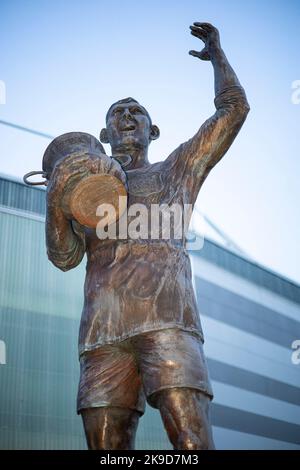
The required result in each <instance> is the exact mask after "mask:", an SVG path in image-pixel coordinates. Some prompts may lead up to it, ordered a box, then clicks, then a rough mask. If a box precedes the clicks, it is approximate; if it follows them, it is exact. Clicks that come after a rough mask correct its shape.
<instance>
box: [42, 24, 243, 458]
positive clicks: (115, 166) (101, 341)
mask: <svg viewBox="0 0 300 470" xmlns="http://www.w3.org/2000/svg"><path fill="white" fill-rule="evenodd" d="M190 28H191V34H192V35H193V36H195V37H197V38H199V39H201V40H202V41H203V42H204V44H205V47H204V49H203V50H202V51H201V52H197V51H190V54H191V55H192V56H194V57H197V58H199V59H201V60H207V61H211V63H212V65H213V68H214V75H215V95H216V98H215V106H216V112H215V114H214V115H213V116H212V117H211V118H210V119H208V120H207V121H206V122H205V123H204V124H203V125H202V126H201V128H200V129H199V131H198V132H197V133H196V135H195V136H194V137H192V138H191V139H190V140H189V141H187V142H185V143H183V144H182V145H180V146H179V147H178V148H177V149H176V150H174V151H173V152H172V153H171V155H169V156H168V158H167V159H165V160H164V161H161V162H159V163H155V164H150V163H149V161H148V147H149V144H150V142H151V141H152V140H155V139H157V138H158V137H159V129H158V127H157V126H155V125H153V124H152V121H151V118H150V116H149V114H148V112H147V111H146V109H145V108H144V107H143V106H141V105H140V104H139V103H138V102H137V101H136V100H134V99H133V98H127V99H123V100H120V101H118V102H116V103H114V104H113V105H112V106H111V107H110V109H109V110H108V113H107V116H106V128H105V129H102V131H101V134H100V140H101V141H102V142H103V143H109V144H110V145H111V148H112V155H113V156H114V155H118V156H119V157H120V159H121V160H120V161H122V155H124V156H127V155H130V156H131V161H130V164H129V165H128V166H127V167H126V168H125V167H124V168H123V169H122V168H121V167H120V164H119V163H118V162H117V161H115V160H113V159H110V157H107V156H105V155H104V154H103V153H101V152H102V151H100V153H101V156H99V155H95V154H92V155H91V154H87V153H81V154H78V155H77V156H75V157H74V158H72V159H68V158H67V159H62V160H59V161H57V162H56V164H55V165H54V168H53V170H52V171H51V174H50V175H49V174H48V176H47V178H48V186H47V217H46V241H47V252H48V257H49V259H50V260H51V261H52V262H53V263H54V264H55V266H57V267H58V268H60V269H62V270H63V271H67V270H69V269H72V268H74V267H75V266H77V265H78V264H79V263H80V262H81V260H82V258H83V256H84V254H85V253H86V254H87V268H86V280H85V286H84V307H83V312H82V319H81V325H80V333H79V354H80V365H81V375H80V383H79V391H78V413H80V414H81V416H82V419H83V424H84V429H85V434H86V439H87V443H88V447H89V448H90V449H132V448H134V440H135V433H136V429H137V426H138V421H139V417H140V416H141V415H142V414H143V412H144V408H145V400H147V402H148V403H149V404H150V405H151V406H153V407H155V408H158V409H159V411H160V414H161V417H162V420H163V423H164V426H165V429H166V431H167V433H168V436H169V439H170V441H171V443H172V445H173V447H174V448H175V449H213V448H214V444H213V438H212V431H211V425H210V420H209V405H210V401H211V399H212V397H213V393H212V389H211V385H210V382H209V377H208V373H207V366H206V362H205V358H204V355H203V349H202V343H203V333H202V329H201V324H200V320H199V314H198V311H197V305H196V301H195V296H194V292H193V287H192V274H191V267H190V260H189V257H188V254H187V252H186V248H185V242H186V239H185V237H182V239H175V238H174V237H170V238H169V239H152V238H147V237H146V238H145V237H144V238H142V239H131V238H130V237H128V238H126V239H124V238H122V239H119V238H118V237H116V238H113V239H110V238H107V239H99V237H98V236H97V233H96V230H95V228H91V227H86V226H84V225H81V224H80V223H78V221H77V222H76V221H74V220H72V218H70V217H67V216H66V214H65V213H64V212H63V210H62V207H61V200H62V196H63V194H64V190H65V188H66V186H67V185H68V182H69V181H70V179H72V178H74V175H76V174H79V173H80V172H81V171H82V169H84V171H88V172H89V174H93V173H95V174H99V172H101V171H104V170H103V168H104V167H105V165H107V168H108V167H109V171H112V172H115V174H118V175H119V176H120V175H121V176H120V178H122V173H121V170H122V171H123V172H124V174H125V175H126V178H125V179H126V182H125V179H124V180H123V182H124V184H126V188H127V190H128V207H131V206H132V205H133V204H136V203H140V204H143V205H144V206H146V207H147V208H148V209H149V210H150V207H151V206H152V205H154V204H167V205H170V204H173V203H176V204H179V205H180V206H183V205H184V204H192V205H193V204H194V203H195V200H196V198H197V195H198V192H199V190H200V187H201V186H202V183H203V182H204V180H205V178H206V177H207V175H208V173H209V171H210V170H211V169H212V168H213V167H214V165H215V164H216V163H217V162H218V161H219V160H220V159H221V158H222V157H223V155H224V154H225V153H226V151H227V150H228V149H229V147H230V145H231V143H232V142H233V140H234V138H235V137H236V135H237V133H238V132H239V130H240V128H241V126H242V124H243V122H244V121H245V118H246V116H247V113H248V111H249V105H248V103H247V99H246V96H245V92H244V90H243V88H242V87H241V85H240V83H239V81H238V79H237V77H236V74H235V73H234V71H233V69H232V68H231V66H230V65H229V63H228V60H227V58H226V56H225V54H224V52H223V50H222V48H221V45H220V40H219V33H218V31H217V29H216V28H215V27H214V26H212V25H210V24H208V23H194V24H193V26H191V27H190ZM99 144H100V143H99ZM100 161H101V162H100ZM101 165H102V166H101ZM103 165H104V167H103ZM100 167H101V168H100ZM107 168H106V170H107ZM107 171H108V170H107ZM88 196H89V195H88V194H87V195H86V197H87V198H88ZM128 217H129V216H128Z"/></svg>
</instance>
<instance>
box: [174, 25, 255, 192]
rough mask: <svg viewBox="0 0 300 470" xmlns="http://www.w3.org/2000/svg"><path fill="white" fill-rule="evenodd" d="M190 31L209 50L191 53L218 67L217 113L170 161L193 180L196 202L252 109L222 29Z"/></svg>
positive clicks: (209, 27) (195, 27)
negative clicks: (223, 41) (227, 52)
mask: <svg viewBox="0 0 300 470" xmlns="http://www.w3.org/2000/svg"><path fill="white" fill-rule="evenodd" d="M190 28H191V34H192V35H193V36H195V37H197V38H199V39H201V40H202V41H203V42H204V44H205V47H204V49H202V50H201V51H200V52H198V51H190V52H189V53H190V54H191V55H192V56H194V57H197V58H199V59H201V60H207V61H208V60H210V61H211V63H212V65H213V68H214V77H215V94H216V97H215V101H214V102H215V106H216V112H215V114H214V115H213V116H211V117H210V118H209V119H208V120H207V121H205V123H204V124H203V125H202V126H201V128H200V129H199V131H198V132H197V133H196V135H195V136H194V137H192V138H191V139H190V140H189V141H187V142H185V143H184V144H182V145H181V146H180V147H179V148H178V149H176V150H175V151H174V152H173V154H171V155H170V157H169V159H170V160H171V162H172V160H173V163H175V164H176V166H177V174H178V175H180V174H181V176H182V177H184V176H187V178H189V186H190V190H191V191H192V192H193V198H192V199H195V198H196V197H197V193H198V191H199V189H200V187H201V184H202V183H203V181H204V179H205V178H206V176H207V175H208V173H209V171H210V170H211V169H212V168H213V167H214V165H215V164H216V163H217V162H218V161H219V160H220V159H221V158H222V157H223V155H224V154H225V153H226V152H227V150H228V149H229V147H230V145H231V144H232V142H233V140H234V139H235V137H236V136H237V134H238V132H239V130H240V128H241V127H242V124H243V122H244V121H245V119H246V116H247V114H248V111H249V109H250V108H249V105H248V102H247V98H246V95H245V91H244V89H243V88H242V86H241V85H240V82H239V80H238V78H237V76H236V74H235V72H234V70H233V69H232V67H231V65H230V64H229V62H228V60H227V58H226V56H225V53H224V51H223V50H222V48H221V45H220V38H219V32H218V30H217V29H216V28H215V27H214V26H212V25H211V24H209V23H194V24H193V26H191V27H190ZM191 177H193V182H192V183H191V182H190V180H191Z"/></svg>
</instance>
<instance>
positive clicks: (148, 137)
mask: <svg viewBox="0 0 300 470" xmlns="http://www.w3.org/2000/svg"><path fill="white" fill-rule="evenodd" d="M158 137H159V129H158V127H157V126H155V125H153V124H152V121H151V118H150V115H149V113H148V111H147V110H146V109H145V108H144V107H143V106H142V105H140V104H139V103H138V101H136V100H135V99H133V98H125V99H122V100H119V101H116V103H114V104H113V105H112V106H111V107H110V108H109V110H108V112H107V115H106V128H104V129H102V131H101V133H100V140H101V142H102V143H104V144H110V145H111V147H112V151H113V152H114V151H120V150H122V149H124V150H126V151H130V149H131V148H132V149H138V148H140V149H144V148H146V147H148V145H149V144H150V142H151V141H152V140H155V139H157V138H158Z"/></svg>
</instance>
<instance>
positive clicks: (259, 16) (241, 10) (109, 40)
mask: <svg viewBox="0 0 300 470" xmlns="http://www.w3.org/2000/svg"><path fill="white" fill-rule="evenodd" d="M193 21H209V22H211V23H213V24H215V25H216V26H217V27H218V28H219V30H220V35H221V42H222V46H223V49H224V51H225V52H226V54H227V57H228V59H229V60H230V62H231V64H232V66H233V67H234V69H235V70H236V72H237V74H238V77H239V78H240V81H241V83H242V85H243V86H244V88H245V89H246V92H247V96H248V99H249V102H250V105H251V112H250V114H249V115H248V119H247V122H246V123H245V125H244V127H243V128H242V130H241V132H240V134H239V136H238V137H237V139H236V140H235V142H234V144H233V146H232V147H231V149H230V150H229V152H228V153H227V154H226V156H225V157H224V159H223V160H222V161H221V162H220V163H219V164H218V165H217V167H216V168H215V169H214V170H213V171H212V172H211V173H210V175H209V177H208V179H207V180H206V182H205V184H204V186H203V187H202V190H201V193H200V195H199V198H198V206H199V207H200V209H201V210H202V211H203V212H205V213H206V214H207V215H208V216H209V217H211V218H212V219H213V220H214V221H215V222H216V223H217V224H218V225H219V226H220V228H222V229H223V230H224V231H225V232H227V233H228V234H229V235H230V236H231V237H232V238H233V239H234V240H235V241H236V242H237V243H238V244H239V245H240V246H241V247H242V248H243V249H244V251H245V252H247V253H248V254H249V256H250V257H252V258H253V259H254V260H256V261H258V262H259V263H262V264H264V265H266V266H268V267H270V268H271V269H273V270H275V271H278V272H280V273H282V274H283V275H285V276H288V277H290V278H291V279H294V280H296V281H297V282H300V269H299V265H300V250H299V240H300V222H299V200H300V184H299V181H298V180H299V175H300V158H299V143H300V141H299V135H300V133H299V121H300V105H295V104H293V103H292V101H291V95H292V82H293V81H294V80H300V61H299V56H300V54H299V48H300V2H299V1H291V0H289V1H285V2H284V1H276V0H275V1H271V0H268V1H267V0H265V1H264V0H261V1H255V0H253V1H247V0H245V1H243V2H242V1H233V0H227V1H224V0H223V1H219V0H211V1H209V2H208V1H201V0H197V1H195V0H185V1H178V0H172V1H171V0H164V1H162V0H160V1H158V0H152V1H148V0H143V1H137V0H128V1H126V2H124V1H121V0H109V1H106V0H98V1H95V0H86V1H84V2H83V1H78V0H72V1H70V0H65V1H58V0H53V1H51V2H50V1H45V0H40V1H37V0H35V1H30V0H29V1H14V0H10V1H8V0H7V1H3V0H2V1H1V3H0V22H1V28H0V31H1V32H0V39H1V45H2V47H1V49H2V54H1V72H0V74H1V76H0V79H1V80H3V81H4V82H5V84H6V104H5V105H3V104H2V105H0V113H1V117H0V119H4V120H7V121H12V122H15V123H18V124H21V125H23V126H28V127H32V128H34V129H38V130H41V131H44V132H47V133H49V134H52V135H59V134H61V133H64V132H67V131H74V130H80V131H85V132H90V133H91V134H94V135H95V136H98V135H99V131H100V129H101V127H103V125H104V117H105V113H106V110H107V108H108V107H109V105H110V104H111V103H112V102H113V101H116V100H117V99H119V98H124V97H127V96H133V97H135V98H136V99H138V100H139V101H140V102H141V104H143V105H144V106H145V107H146V108H147V109H148V110H149V112H150V114H151V116H152V119H153V122H154V123H156V124H157V125H158V126H159V127H160V130H161V137H160V139H159V140H158V141H156V142H154V143H152V144H151V147H150V153H149V157H150V161H152V162H154V161H158V160H160V159H164V158H166V157H167V156H168V154H169V153H170V152H171V151H172V150H173V149H174V148H175V147H176V146H177V145H179V144H180V143H182V142H184V141H185V140H187V139H188V138H189V137H191V136H192V135H193V134H194V133H195V132H196V130H197V129H198V128H199V127H200V125H201V124H202V123H203V121H204V120H205V119H206V118H207V117H209V116H210V115H211V114H212V113H213V112H214V105H213V98H214V94H213V73H212V67H211V64H210V63H207V62H201V61H199V60H197V59H196V58H193V57H191V56H189V55H188V51H189V50H190V49H196V50H197V49H199V48H201V47H202V44H201V43H200V41H197V39H196V38H194V37H192V36H191V35H190V33H189V25H190V24H192V23H193ZM47 144H48V141H47V140H46V139H43V138H39V137H35V136H31V135H29V134H25V133H22V132H19V131H16V130H13V129H9V128H6V127H4V126H0V171H1V172H3V173H8V174H11V175H15V176H22V175H23V174H24V173H26V172H27V171H29V170H34V169H40V167H41V159H42V155H43V152H44V150H45V148H46V146H47ZM107 153H109V148H107Z"/></svg>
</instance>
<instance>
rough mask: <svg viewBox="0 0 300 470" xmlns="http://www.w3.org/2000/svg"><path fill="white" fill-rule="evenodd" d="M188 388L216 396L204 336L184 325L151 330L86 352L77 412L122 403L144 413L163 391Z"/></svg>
mask: <svg viewBox="0 0 300 470" xmlns="http://www.w3.org/2000/svg"><path fill="white" fill-rule="evenodd" d="M175 387H188V388H193V389H197V390H200V391H201V392H203V393H205V394H207V395H208V396H209V397H210V398H212V397H213V393H212V389H211V385H210V381H209V377H208V372H207V366H206V361H205V357H204V353H203V347H202V343H201V341H200V339H199V338H198V337H197V336H195V335H194V334H192V333H189V332H186V331H183V330H180V329H175V328H174V329H173V328H172V329H166V330H159V331H151V332H148V333H143V334H139V335H137V336H133V337H131V338H129V339H127V340H125V341H122V342H120V343H114V344H109V345H105V346H101V347H99V348H97V349H95V350H93V351H88V352H85V353H84V354H82V356H81V358H80V382H79V390H78V397H77V411H78V413H79V412H80V410H82V409H84V408H94V407H103V406H118V407H122V408H129V409H133V410H137V411H139V412H140V413H144V411H145V399H146V398H147V401H148V402H149V404H150V405H152V406H155V404H154V403H153V401H151V396H152V395H153V394H154V393H155V392H158V391H159V390H163V389H168V388H175Z"/></svg>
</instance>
